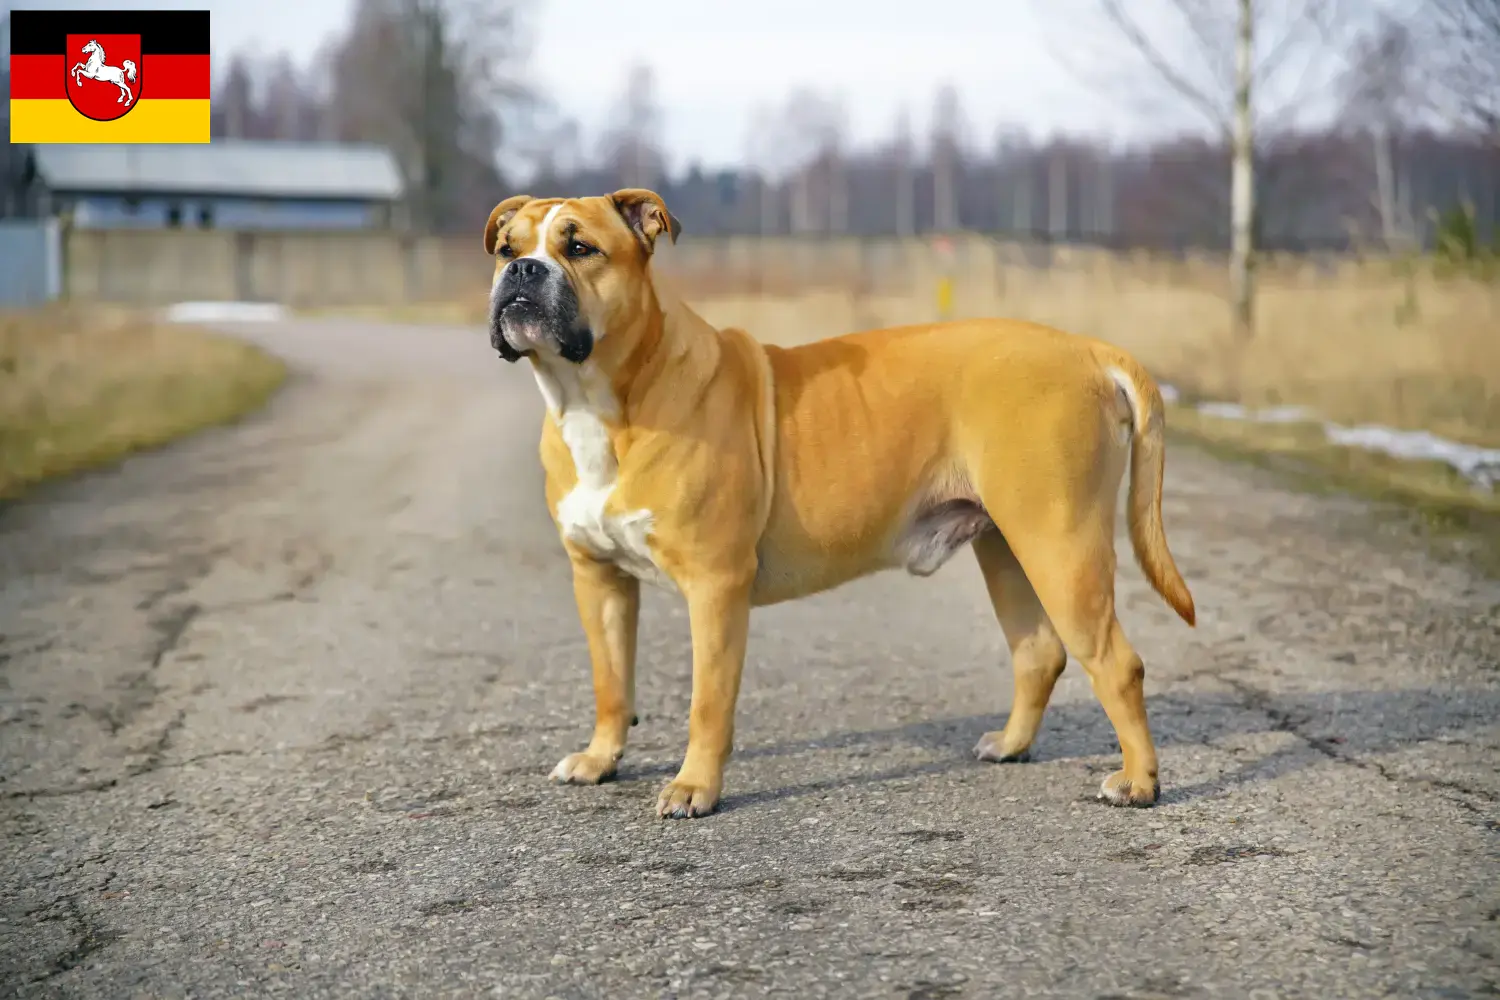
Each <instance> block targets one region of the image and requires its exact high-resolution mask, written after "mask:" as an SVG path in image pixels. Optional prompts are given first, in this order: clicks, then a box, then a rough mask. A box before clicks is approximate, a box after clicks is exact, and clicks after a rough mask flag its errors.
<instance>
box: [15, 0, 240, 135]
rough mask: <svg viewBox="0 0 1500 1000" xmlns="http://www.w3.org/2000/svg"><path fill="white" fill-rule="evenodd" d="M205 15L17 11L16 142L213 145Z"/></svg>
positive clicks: (203, 12) (198, 12) (195, 12)
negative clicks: (210, 123)
mask: <svg viewBox="0 0 1500 1000" xmlns="http://www.w3.org/2000/svg"><path fill="white" fill-rule="evenodd" d="M211 87H212V80H211V78H210V74H209V66H208V11H206V10H15V11H11V15H10V141H11V142H105V143H115V142H125V143H137V142H207V141H208V130H209V126H208V100H209V92H210V89H211Z"/></svg>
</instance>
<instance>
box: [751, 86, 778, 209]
mask: <svg viewBox="0 0 1500 1000" xmlns="http://www.w3.org/2000/svg"><path fill="white" fill-rule="evenodd" d="M781 152H782V151H781V148H780V144H779V142H778V139H777V135H776V113H775V112H774V111H772V110H771V109H769V108H765V107H759V108H756V109H755V111H754V112H753V113H752V114H751V116H750V127H749V129H748V130H747V133H746V136H745V159H746V161H747V162H748V163H749V164H750V165H751V166H752V168H753V169H754V172H755V186H756V219H757V228H758V230H759V232H760V235H761V236H769V235H771V234H772V233H773V232H775V231H776V229H777V225H776V215H777V202H776V182H777V179H778V178H779V176H780V173H781V167H782V162H781V159H782V158H781Z"/></svg>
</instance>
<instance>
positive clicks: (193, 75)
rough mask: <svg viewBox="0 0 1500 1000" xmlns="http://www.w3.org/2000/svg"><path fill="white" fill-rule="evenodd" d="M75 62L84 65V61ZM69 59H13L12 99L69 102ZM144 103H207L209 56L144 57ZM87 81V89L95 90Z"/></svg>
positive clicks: (142, 81) (84, 83) (210, 77)
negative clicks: (162, 101) (158, 101)
mask: <svg viewBox="0 0 1500 1000" xmlns="http://www.w3.org/2000/svg"><path fill="white" fill-rule="evenodd" d="M73 61H74V62H82V60H80V59H75V60H73ZM68 67H69V63H68V57H67V56H11V57H10V97H11V100H14V101H49V100H50V101H65V100H67V98H68ZM140 83H141V98H142V99H143V100H147V101H150V100H164V101H166V100H175V101H193V100H197V101H205V100H208V98H209V97H210V96H211V93H210V92H211V91H212V90H213V76H212V74H211V72H210V70H209V63H208V56H206V55H201V56H168V55H152V54H150V53H147V54H145V55H143V56H141V74H140ZM94 85H95V84H94V82H93V81H91V80H87V79H85V80H84V81H83V86H85V87H88V86H94Z"/></svg>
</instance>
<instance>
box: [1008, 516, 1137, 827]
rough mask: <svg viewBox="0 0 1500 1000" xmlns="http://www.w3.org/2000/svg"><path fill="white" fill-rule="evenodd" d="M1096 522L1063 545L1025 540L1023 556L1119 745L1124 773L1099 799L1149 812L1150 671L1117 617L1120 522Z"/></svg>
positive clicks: (1058, 539) (1111, 781) (1101, 519)
mask: <svg viewBox="0 0 1500 1000" xmlns="http://www.w3.org/2000/svg"><path fill="white" fill-rule="evenodd" d="M1097 520H1098V522H1099V523H1096V524H1094V525H1089V524H1087V523H1085V524H1084V525H1080V526H1079V530H1075V531H1072V532H1068V533H1067V534H1065V535H1063V536H1061V537H1056V538H1051V539H1045V540H1042V539H1038V538H1036V537H1035V536H1033V537H1030V538H1027V539H1026V540H1025V544H1024V546H1018V547H1019V549H1020V550H1019V551H1018V552H1017V556H1018V558H1019V560H1020V563H1021V565H1022V566H1023V567H1025V568H1026V570H1027V576H1028V577H1029V578H1030V579H1031V581H1032V584H1033V586H1035V588H1036V593H1037V596H1038V597H1039V598H1040V600H1041V604H1042V607H1044V608H1046V610H1047V616H1048V618H1049V619H1050V620H1051V621H1052V623H1053V625H1054V627H1055V628H1056V630H1057V634H1058V636H1059V637H1060V638H1061V639H1062V642H1063V645H1064V646H1065V647H1066V648H1067V650H1068V652H1070V653H1072V654H1073V655H1074V656H1075V657H1077V659H1078V661H1079V662H1080V663H1082V664H1083V668H1084V670H1086V671H1087V672H1088V676H1089V682H1090V683H1091V684H1092V685H1093V688H1094V695H1095V696H1096V697H1097V698H1098V699H1099V703H1100V704H1101V705H1102V706H1103V707H1104V713H1105V714H1106V715H1107V716H1109V721H1110V723H1111V724H1112V725H1113V726H1114V730H1115V736H1116V738H1118V739H1119V741H1120V751H1121V754H1122V756H1123V757H1124V765H1125V766H1124V767H1123V769H1121V770H1119V771H1116V772H1115V773H1113V774H1111V775H1110V776H1109V777H1107V778H1105V779H1104V783H1103V784H1102V785H1101V786H1100V788H1099V797H1100V798H1102V799H1105V800H1107V801H1108V802H1110V803H1111V804H1113V805H1128V806H1149V805H1154V804H1155V803H1156V798H1157V795H1158V794H1159V792H1160V787H1159V785H1158V782H1157V762H1156V747H1155V745H1154V744H1153V743H1152V740H1151V727H1150V726H1149V725H1148V723H1147V721H1146V699H1145V687H1144V681H1145V674H1146V671H1145V667H1144V666H1143V665H1142V664H1141V658H1140V657H1139V656H1138V655H1136V652H1135V650H1134V649H1133V648H1131V645H1130V642H1129V640H1127V639H1126V638H1125V632H1124V630H1123V629H1122V628H1121V627H1120V621H1119V619H1118V618H1116V617H1115V596H1114V578H1115V553H1114V546H1113V544H1112V543H1113V520H1114V519H1113V517H1112V516H1111V514H1102V515H1101V516H1099V517H1098V519H1097ZM1039 542H1040V543H1041V544H1037V543H1039Z"/></svg>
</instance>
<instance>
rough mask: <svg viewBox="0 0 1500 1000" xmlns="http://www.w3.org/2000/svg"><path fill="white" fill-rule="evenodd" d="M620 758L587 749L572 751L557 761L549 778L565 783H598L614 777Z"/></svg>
mask: <svg viewBox="0 0 1500 1000" xmlns="http://www.w3.org/2000/svg"><path fill="white" fill-rule="evenodd" d="M618 760H619V758H618V757H613V756H606V755H604V754H592V753H588V752H587V751H585V752H583V753H570V754H568V755H567V756H566V757H564V758H563V759H562V760H560V761H558V762H557V766H556V767H554V768H553V769H552V773H551V774H549V775H548V776H547V779H548V780H549V781H556V782H559V783H561V784H564V785H597V784H599V782H601V781H606V780H608V779H609V778H612V777H614V774H615V765H616V763H617V762H618Z"/></svg>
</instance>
